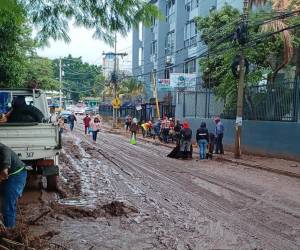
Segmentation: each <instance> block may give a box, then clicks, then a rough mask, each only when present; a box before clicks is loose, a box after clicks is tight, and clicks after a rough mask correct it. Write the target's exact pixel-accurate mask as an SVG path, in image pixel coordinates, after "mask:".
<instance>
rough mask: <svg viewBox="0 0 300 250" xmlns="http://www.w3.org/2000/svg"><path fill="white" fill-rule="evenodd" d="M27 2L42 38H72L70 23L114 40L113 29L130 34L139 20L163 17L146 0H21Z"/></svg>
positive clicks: (28, 11) (109, 40) (149, 20)
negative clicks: (69, 33) (69, 31)
mask: <svg viewBox="0 0 300 250" xmlns="http://www.w3.org/2000/svg"><path fill="white" fill-rule="evenodd" d="M19 1H20V2H21V3H22V4H23V6H25V8H26V10H27V13H28V16H29V17H30V21H31V22H32V24H33V25H35V27H36V29H37V31H38V33H37V35H38V38H39V40H40V41H42V42H47V40H48V39H49V38H50V37H51V38H53V39H55V40H56V39H64V40H65V41H69V40H70V39H69V36H68V29H69V23H70V22H71V21H74V22H75V24H76V25H77V26H83V27H86V28H88V29H93V30H94V37H96V38H101V39H104V40H105V41H107V42H109V43H112V41H113V37H114V33H115V32H118V33H121V34H127V32H128V31H129V30H130V29H131V28H132V26H137V25H138V24H139V23H140V22H143V23H144V24H146V25H150V23H151V17H153V16H155V17H161V16H162V15H161V14H160V12H159V10H158V8H157V7H156V6H155V5H154V4H152V3H151V2H150V1H144V0H104V1H92V0H69V1H40V0H39V1H32V0H19Z"/></svg>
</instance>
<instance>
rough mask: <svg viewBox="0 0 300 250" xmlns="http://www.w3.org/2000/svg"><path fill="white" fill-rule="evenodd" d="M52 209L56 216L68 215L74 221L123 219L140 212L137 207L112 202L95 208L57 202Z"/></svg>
mask: <svg viewBox="0 0 300 250" xmlns="http://www.w3.org/2000/svg"><path fill="white" fill-rule="evenodd" d="M52 209H53V210H54V211H55V213H56V214H58V213H59V214H61V215H66V216H68V217H70V218H72V219H79V218H85V217H91V218H95V219H96V218H99V217H121V216H127V215H129V214H133V213H138V210H137V209H136V208H135V207H133V206H131V205H129V204H126V203H124V202H120V201H112V202H109V203H107V204H104V205H102V206H96V207H93V208H91V207H88V206H76V205H64V204H60V203H58V202H55V203H53V205H52Z"/></svg>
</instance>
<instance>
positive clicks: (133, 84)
mask: <svg viewBox="0 0 300 250" xmlns="http://www.w3.org/2000/svg"><path fill="white" fill-rule="evenodd" d="M118 93H119V94H120V95H127V96H129V97H130V99H131V98H132V97H136V96H140V95H143V93H144V84H143V83H142V82H140V81H137V80H135V79H133V78H131V79H129V80H124V81H123V82H122V83H121V85H120V88H119V90H118Z"/></svg>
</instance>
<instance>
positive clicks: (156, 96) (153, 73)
mask: <svg viewBox="0 0 300 250" xmlns="http://www.w3.org/2000/svg"><path fill="white" fill-rule="evenodd" d="M152 82H153V93H154V98H155V104H156V116H157V119H160V110H159V104H158V94H157V83H156V74H155V70H153V71H152Z"/></svg>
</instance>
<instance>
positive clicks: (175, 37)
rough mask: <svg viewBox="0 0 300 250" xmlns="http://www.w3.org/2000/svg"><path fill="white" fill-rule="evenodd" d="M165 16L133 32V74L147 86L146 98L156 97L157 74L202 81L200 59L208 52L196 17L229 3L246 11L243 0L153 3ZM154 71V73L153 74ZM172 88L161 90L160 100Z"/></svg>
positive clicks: (161, 77) (162, 78)
mask: <svg viewBox="0 0 300 250" xmlns="http://www.w3.org/2000/svg"><path fill="white" fill-rule="evenodd" d="M149 2H151V3H153V4H156V5H157V6H158V8H159V9H160V10H161V12H162V13H163V14H164V15H165V18H163V20H157V19H153V20H152V25H151V27H145V26H143V25H142V24H141V25H140V27H139V28H138V29H136V30H134V31H133V37H132V38H133V42H132V46H133V48H132V73H133V75H134V76H136V77H137V78H139V79H140V80H142V81H143V82H144V83H145V89H146V99H147V100H149V99H150V98H151V97H153V84H152V81H151V78H152V76H153V75H154V76H155V77H156V79H157V81H163V82H167V81H168V79H170V74H171V73H195V74H197V76H198V77H197V79H198V80H197V82H199V81H200V74H199V72H200V70H199V65H198V60H197V57H199V56H200V55H201V54H203V53H205V51H206V47H205V45H204V44H203V43H201V41H200V39H199V34H198V33H197V30H196V27H195V21H194V18H195V17H197V16H207V15H209V13H210V11H214V10H218V9H220V8H222V6H224V4H225V3H226V2H227V3H228V4H231V5H233V6H235V7H237V8H239V9H242V6H243V0H227V1H226V0H151V1H149ZM152 72H154V74H151V73H152ZM169 92H170V89H168V88H163V89H158V95H159V98H160V99H163V98H164V97H165V96H166V95H168V94H169Z"/></svg>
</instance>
